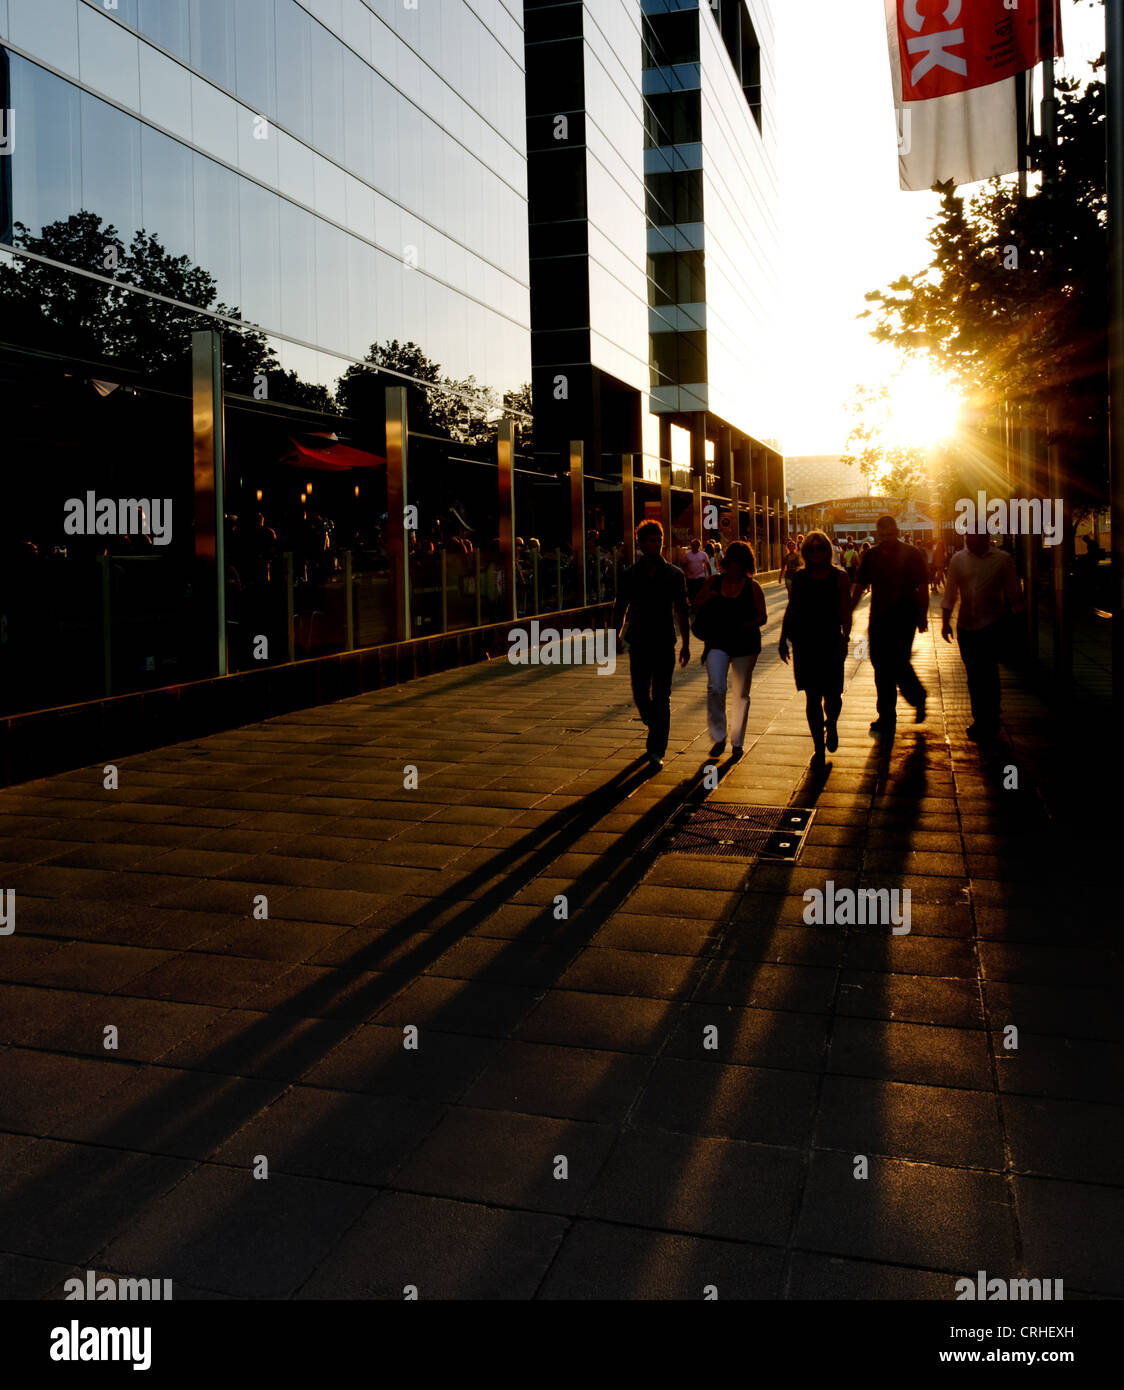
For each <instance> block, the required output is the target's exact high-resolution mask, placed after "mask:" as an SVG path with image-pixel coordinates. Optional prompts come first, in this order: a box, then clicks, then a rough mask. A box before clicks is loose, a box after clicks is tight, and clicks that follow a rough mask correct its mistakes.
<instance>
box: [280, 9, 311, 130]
mask: <svg viewBox="0 0 1124 1390" xmlns="http://www.w3.org/2000/svg"><path fill="white" fill-rule="evenodd" d="M274 14H275V16H276V20H277V26H276V27H277V109H278V113H279V115H280V119H281V123H282V125H285V126H288V128H289V129H290V130H291V131H292V132H293V134H294V135H300V136H301V137H302V138H303V139H305V140H307V139H309V137H310V136H311V133H312V77H311V74H312V65H311V47H312V20H311V19H310V17H309V16H308V15H307V14H306V13H305V12H304V10H302V9H301V8H300V6H299V5H295V4H293V0H276V8H275V10H274Z"/></svg>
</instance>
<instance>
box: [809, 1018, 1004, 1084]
mask: <svg viewBox="0 0 1124 1390" xmlns="http://www.w3.org/2000/svg"><path fill="white" fill-rule="evenodd" d="M828 1071H830V1072H835V1073H844V1074H848V1075H852V1076H873V1077H881V1078H883V1079H885V1080H888V1081H906V1082H914V1083H916V1084H918V1085H923V1086H924V1085H932V1086H958V1087H961V1088H964V1089H966V1090H975V1091H981V1090H987V1089H989V1087H990V1085H991V1061H990V1055H989V1051H988V1039H987V1034H986V1033H983V1032H979V1031H977V1030H974V1029H968V1028H938V1027H932V1026H929V1025H927V1024H921V1023H891V1022H886V1021H883V1020H875V1019H869V1018H838V1019H836V1021H835V1026H834V1030H833V1032H832V1036H831V1057H830V1060H829V1062H828Z"/></svg>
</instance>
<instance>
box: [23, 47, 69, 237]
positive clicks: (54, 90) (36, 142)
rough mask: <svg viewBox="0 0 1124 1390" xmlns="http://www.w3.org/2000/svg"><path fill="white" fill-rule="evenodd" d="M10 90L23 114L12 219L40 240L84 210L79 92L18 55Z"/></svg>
mask: <svg viewBox="0 0 1124 1390" xmlns="http://www.w3.org/2000/svg"><path fill="white" fill-rule="evenodd" d="M11 90H12V97H11V99H12V106H13V108H14V109H15V110H16V111H18V112H20V113H21V114H20V120H19V128H18V131H17V139H16V147H15V151H14V153H13V154H12V155H11V166H12V207H13V214H14V217H15V220H16V221H17V222H22V223H24V225H25V226H26V227H27V228H28V229H29V231H30V232H31V234H32V235H33V236H38V235H39V234H40V232H41V231H42V230H43V228H44V227H45V226H47V225H48V224H50V223H52V222H59V221H63V220H65V219H66V218H67V217H69V216H70V215H71V214H72V213H76V212H78V211H79V209H80V208H81V207H82V136H81V125H82V122H81V108H80V106H79V93H78V90H77V88H75V87H72V86H71V84H70V83H69V82H64V81H63V80H62V78H60V77H55V76H53V75H52V74H51V73H48V72H44V71H43V69H42V68H37V67H36V66H35V65H34V64H33V63H28V62H26V61H25V60H24V59H23V58H17V57H16V56H15V55H14V54H13V55H12V59H11Z"/></svg>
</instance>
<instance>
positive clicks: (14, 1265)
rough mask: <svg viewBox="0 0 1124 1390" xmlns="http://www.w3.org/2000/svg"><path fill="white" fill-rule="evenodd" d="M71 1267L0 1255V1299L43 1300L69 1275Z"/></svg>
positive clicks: (25, 1257)
mask: <svg viewBox="0 0 1124 1390" xmlns="http://www.w3.org/2000/svg"><path fill="white" fill-rule="evenodd" d="M70 1269H71V1267H70V1266H69V1265H66V1264H60V1263H58V1262H57V1261H53V1260H34V1259H30V1258H29V1257H28V1256H26V1255H3V1254H0V1298H3V1299H5V1300H7V1299H14V1298H20V1299H31V1298H44V1297H46V1296H47V1294H48V1293H49V1292H50V1291H51V1290H52V1289H53V1288H54V1287H55V1286H56V1285H57V1284H58V1283H59V1282H60V1281H61V1280H63V1279H66V1278H67V1277H68V1276H69V1274H70Z"/></svg>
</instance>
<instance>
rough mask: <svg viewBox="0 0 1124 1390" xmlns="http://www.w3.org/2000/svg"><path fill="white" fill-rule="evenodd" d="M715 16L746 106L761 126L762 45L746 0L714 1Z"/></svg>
mask: <svg viewBox="0 0 1124 1390" xmlns="http://www.w3.org/2000/svg"><path fill="white" fill-rule="evenodd" d="M711 13H712V14H713V15H714V19H715V22H716V23H717V25H718V29H719V32H720V33H721V35H722V41H723V43H724V44H725V45H726V52H727V53H729V55H730V62H731V63H732V64H733V65H734V72H735V73H736V75H737V79H738V81H739V82H740V83H741V88H742V92H743V93H744V94H745V100H746V105H747V106H748V107H749V109H750V111H751V112H752V114H753V119H754V120H755V121H756V122H757V129H758V130H760V129H761V45H760V43H759V42H758V41H757V31H756V30H755V29H754V27H753V20H752V19H750V17H749V11H748V10H747V9H746V7H745V4H744V0H711Z"/></svg>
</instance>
